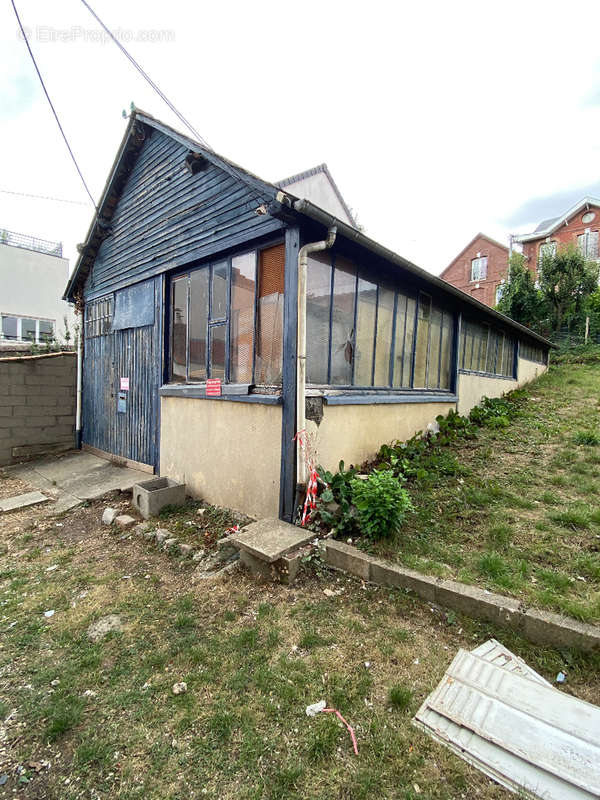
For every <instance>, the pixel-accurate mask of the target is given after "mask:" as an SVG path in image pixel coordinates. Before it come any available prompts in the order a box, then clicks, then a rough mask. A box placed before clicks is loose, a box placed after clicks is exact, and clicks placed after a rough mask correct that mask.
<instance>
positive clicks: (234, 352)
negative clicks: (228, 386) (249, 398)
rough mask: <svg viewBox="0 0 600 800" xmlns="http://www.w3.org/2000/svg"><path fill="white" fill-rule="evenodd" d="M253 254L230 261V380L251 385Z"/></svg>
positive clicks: (254, 258)
mask: <svg viewBox="0 0 600 800" xmlns="http://www.w3.org/2000/svg"><path fill="white" fill-rule="evenodd" d="M255 286H256V253H254V252H253V253H245V254H244V255H243V256H236V257H235V258H233V259H232V260H231V314H230V318H229V326H230V337H231V346H230V351H231V352H230V364H229V368H230V376H229V377H230V380H231V381H233V382H234V383H251V382H252V360H253V357H254V291H255Z"/></svg>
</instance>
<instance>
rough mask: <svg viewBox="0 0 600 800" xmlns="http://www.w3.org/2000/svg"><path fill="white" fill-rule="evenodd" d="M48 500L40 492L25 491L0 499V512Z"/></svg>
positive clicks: (16, 509) (27, 506)
mask: <svg viewBox="0 0 600 800" xmlns="http://www.w3.org/2000/svg"><path fill="white" fill-rule="evenodd" d="M49 500H50V498H49V497H46V495H45V494H42V493H41V492H27V493H26V494H19V495H17V496H16V497H5V498H4V499H3V500H0V514H7V513H8V512H10V511H21V509H23V508H29V506H37V505H39V504H40V503H47V502H48V501H49Z"/></svg>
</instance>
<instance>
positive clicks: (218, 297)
mask: <svg viewBox="0 0 600 800" xmlns="http://www.w3.org/2000/svg"><path fill="white" fill-rule="evenodd" d="M226 316H227V262H226V261H221V262H220V263H219V264H213V268H212V307H211V317H210V318H211V320H215V319H225V317H226Z"/></svg>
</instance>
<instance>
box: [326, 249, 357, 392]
mask: <svg viewBox="0 0 600 800" xmlns="http://www.w3.org/2000/svg"><path fill="white" fill-rule="evenodd" d="M355 276H356V267H355V266H354V264H351V263H350V262H349V261H345V260H344V259H341V258H336V262H335V269H334V275H333V308H332V311H331V316H332V325H331V383H332V384H336V385H338V386H348V385H349V384H350V383H352V362H353V357H354V301H355V294H356V278H355Z"/></svg>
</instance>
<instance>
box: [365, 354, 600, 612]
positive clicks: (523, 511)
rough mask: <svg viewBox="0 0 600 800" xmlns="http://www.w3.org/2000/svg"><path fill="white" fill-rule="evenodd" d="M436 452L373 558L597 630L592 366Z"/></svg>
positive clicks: (599, 590) (599, 434)
mask: <svg viewBox="0 0 600 800" xmlns="http://www.w3.org/2000/svg"><path fill="white" fill-rule="evenodd" d="M445 451H446V453H445V462H446V463H445V464H442V469H441V470H438V471H433V470H432V471H431V472H430V473H429V474H428V475H427V477H426V478H425V479H420V480H415V481H412V482H411V483H410V484H409V490H410V493H411V497H412V500H413V503H414V505H415V508H416V511H415V512H413V513H411V514H410V515H409V516H408V517H407V520H406V523H405V525H404V528H403V530H402V531H401V533H400V534H399V535H398V536H397V537H396V538H395V539H394V541H391V542H386V543H385V544H380V545H378V546H377V548H376V549H377V552H379V553H380V554H382V555H384V556H386V557H388V558H391V559H393V560H395V561H400V562H402V563H404V564H407V565H409V566H411V567H414V568H416V569H419V570H421V571H423V572H427V573H432V574H435V575H441V576H444V577H452V578H455V579H458V580H460V581H464V582H466V583H476V584H479V585H481V586H485V587H486V588H489V589H493V590H495V591H499V592H501V593H505V594H511V595H514V596H516V597H518V598H521V599H522V600H523V602H524V603H525V604H526V605H533V606H537V607H540V608H547V609H552V610H554V611H558V612H562V613H564V614H568V615H570V616H573V617H576V618H577V619H580V620H584V621H586V622H598V621H599V620H600V363H591V364H585V363H584V364H577V363H574V364H563V365H558V366H553V367H551V368H550V370H549V372H548V373H546V374H545V375H543V376H542V377H541V378H539V379H538V380H537V381H535V382H534V383H533V384H531V386H530V389H529V398H528V400H527V401H526V403H525V404H524V406H523V410H522V413H521V414H520V416H518V417H517V418H516V419H514V420H512V421H511V423H510V425H509V426H508V427H506V428H500V429H494V428H482V429H480V430H479V433H478V437H477V439H475V440H473V441H467V442H462V443H461V444H457V445H453V446H452V447H450V448H445ZM444 473H447V474H444Z"/></svg>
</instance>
